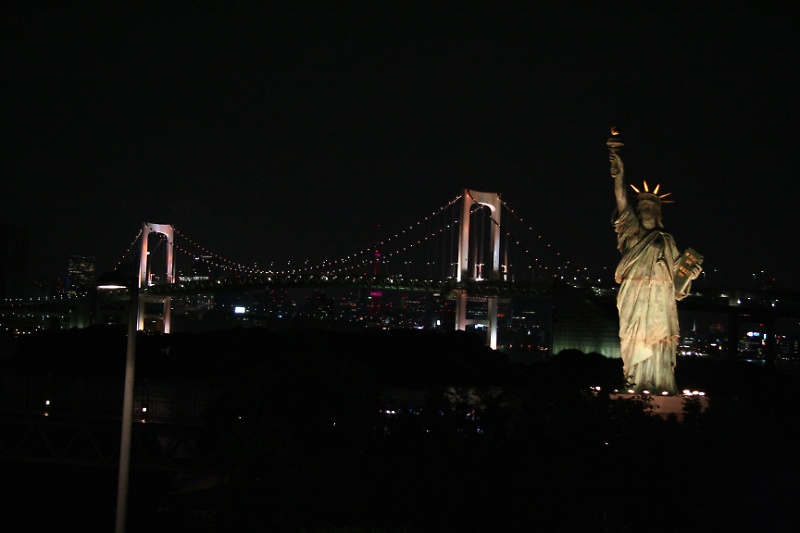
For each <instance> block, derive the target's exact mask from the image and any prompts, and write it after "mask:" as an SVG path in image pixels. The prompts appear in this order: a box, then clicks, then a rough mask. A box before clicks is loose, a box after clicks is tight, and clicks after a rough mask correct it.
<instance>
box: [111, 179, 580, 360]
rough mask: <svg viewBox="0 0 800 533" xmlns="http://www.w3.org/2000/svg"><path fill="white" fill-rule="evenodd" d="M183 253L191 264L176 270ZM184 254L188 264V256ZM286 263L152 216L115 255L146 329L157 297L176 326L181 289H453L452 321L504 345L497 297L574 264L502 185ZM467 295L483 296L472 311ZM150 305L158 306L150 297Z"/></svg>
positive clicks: (537, 290) (539, 290) (529, 289)
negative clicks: (256, 261)
mask: <svg viewBox="0 0 800 533" xmlns="http://www.w3.org/2000/svg"><path fill="white" fill-rule="evenodd" d="M181 258H182V259H183V261H184V263H183V264H184V265H186V266H184V267H183V268H181V269H178V263H179V262H180V260H181ZM187 261H188V262H190V263H191V265H190V266H189V265H187ZM295 265H296V266H294V267H290V266H289V265H287V267H286V268H284V269H273V268H270V269H267V270H264V269H260V268H258V267H257V266H250V265H245V264H242V263H240V262H237V261H235V260H232V259H230V258H227V257H223V256H221V255H219V254H216V253H214V252H212V251H210V250H209V249H208V248H206V247H204V246H202V245H200V244H198V241H197V240H195V239H193V238H191V237H189V236H188V235H185V234H184V233H182V232H181V231H179V230H178V229H177V228H175V227H174V226H172V225H170V224H155V223H149V222H145V223H144V224H143V226H142V229H141V230H140V231H139V233H138V234H137V235H136V236H135V238H134V239H133V241H132V242H131V245H130V246H129V247H128V250H127V251H126V252H125V253H124V254H123V257H122V259H121V260H120V261H119V263H118V269H119V270H126V272H125V273H126V275H128V276H129V277H132V278H135V279H136V286H137V287H138V288H139V290H140V294H141V295H142V296H143V298H141V303H140V305H141V309H142V312H141V313H140V314H139V317H140V318H139V320H140V322H139V329H143V328H144V320H145V319H144V308H145V305H146V304H147V303H148V302H149V303H151V304H152V303H153V302H159V303H161V304H163V305H162V312H161V316H160V318H159V320H160V321H161V324H162V326H161V328H162V330H163V331H164V332H165V333H168V332H169V331H170V327H171V325H170V322H171V317H170V308H171V305H170V301H171V298H173V297H175V296H180V295H185V294H198V293H207V292H213V291H225V290H263V289H271V288H298V287H314V288H329V287H336V288H357V289H365V290H368V291H372V294H373V295H375V296H379V295H380V294H381V291H386V290H402V291H421V292H431V293H437V294H446V295H448V297H449V298H451V299H453V300H454V301H455V304H456V308H455V315H456V317H455V328H456V329H458V330H464V329H466V328H467V327H469V326H475V325H479V326H482V327H484V328H485V329H486V332H487V344H488V345H489V346H491V347H492V348H496V346H497V302H498V299H500V298H510V297H513V296H518V295H527V296H544V295H547V294H549V291H550V288H551V287H552V283H553V279H554V278H555V277H557V276H560V277H562V278H563V277H564V276H565V275H570V274H574V276H578V275H580V276H584V277H585V276H586V272H587V271H588V269H585V268H584V269H580V268H574V267H572V266H571V264H570V261H568V260H565V259H564V258H563V257H562V256H561V254H560V252H558V251H555V250H554V248H553V247H552V245H551V244H549V243H547V242H546V241H544V239H543V237H542V236H541V235H540V234H538V233H536V231H535V230H534V228H533V227H531V226H529V225H527V224H526V223H525V221H524V219H523V218H522V217H520V216H519V215H518V214H517V213H516V211H515V210H514V209H512V208H511V207H510V206H509V205H508V204H507V203H506V202H505V201H504V200H503V199H502V198H501V196H500V194H499V193H496V192H483V191H475V190H470V189H463V190H462V192H461V194H459V195H458V196H456V197H455V198H454V199H452V200H450V201H448V202H447V203H445V204H444V205H443V206H441V207H439V208H438V209H436V210H434V211H433V212H432V213H430V214H429V215H426V216H425V217H423V218H422V219H421V220H418V221H416V222H414V223H412V224H410V225H408V226H407V227H405V228H404V229H401V230H400V231H398V232H397V233H395V234H393V235H391V236H388V237H384V238H378V239H377V240H376V242H375V243H374V244H372V245H370V246H367V247H364V248H362V249H361V250H358V251H356V252H353V253H350V254H347V255H344V256H341V257H338V258H332V259H324V260H320V261H317V262H311V261H305V262H302V263H295ZM468 302H470V304H471V305H470V306H471V307H474V305H475V302H482V303H483V304H484V305H485V312H482V313H480V314H481V316H480V317H473V316H470V315H469V313H468V307H470V306H468ZM151 307H152V306H151Z"/></svg>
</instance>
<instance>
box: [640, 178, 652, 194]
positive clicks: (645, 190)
mask: <svg viewBox="0 0 800 533" xmlns="http://www.w3.org/2000/svg"><path fill="white" fill-rule="evenodd" d="M642 183H643V184H644V192H650V189H649V188H648V187H647V182H646V181H645V180H642Z"/></svg>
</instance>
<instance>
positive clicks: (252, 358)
mask: <svg viewBox="0 0 800 533" xmlns="http://www.w3.org/2000/svg"><path fill="white" fill-rule="evenodd" d="M123 358H124V336H122V335H121V334H120V333H119V332H115V331H109V330H103V329H94V330H93V329H89V330H82V331H71V332H64V333H58V334H55V333H54V334H43V335H41V336H36V337H33V338H30V339H27V340H26V341H25V342H24V343H22V344H20V345H19V346H18V347H17V348H16V349H15V350H14V351H13V352H10V353H7V354H6V355H5V357H4V359H3V360H2V366H1V367H0V372H2V376H3V379H4V381H3V383H4V387H6V388H7V389H8V387H10V386H11V385H9V381H10V380H11V381H13V383H17V384H18V383H19V381H20V380H27V382H28V383H29V384H32V383H38V382H39V381H41V382H47V383H51V384H53V383H64V382H68V381H69V380H77V379H80V380H82V381H81V383H84V386H88V385H86V384H87V383H89V382H91V381H92V380H107V381H108V382H111V383H116V382H118V390H116V392H114V394H116V395H117V396H116V403H115V402H114V401H109V402H108V404H109V407H108V410H109V413H114V412H116V411H115V410H116V409H117V408H118V405H119V403H118V400H119V396H121V386H122V373H123V370H122V360H123ZM42 376H46V377H47V379H44V380H39V381H37V380H38V379H39V378H41V377H42ZM621 377H622V376H621V364H620V362H619V361H618V360H613V359H606V358H605V357H603V356H601V355H599V354H582V353H579V352H569V351H567V352H562V353H560V354H557V355H556V356H554V357H552V358H550V359H549V360H547V361H543V362H541V363H536V364H532V365H520V364H514V365H510V364H508V362H507V360H506V358H505V357H504V356H503V354H501V353H497V352H493V351H492V350H489V349H487V348H485V347H484V346H482V345H481V343H480V341H479V340H478V339H476V338H474V337H471V336H469V335H467V334H462V333H439V334H434V333H430V332H415V331H395V332H374V333H368V332H364V333H337V332H327V331H325V332H322V331H319V332H308V331H303V332H299V331H298V332H291V331H289V332H282V333H275V332H267V331H262V330H257V329H250V330H245V329H243V330H227V331H218V332H210V333H203V334H193V335H170V336H146V335H143V336H141V338H140V343H139V359H138V366H137V383H142V382H147V381H156V380H158V381H160V382H172V383H178V384H179V383H181V382H182V381H186V380H192V381H193V382H197V381H198V380H199V381H202V382H204V383H206V384H207V385H208V390H210V391H212V392H213V394H209V395H208V396H207V398H208V402H207V405H205V406H204V409H203V411H202V412H203V415H202V416H203V420H202V424H203V430H202V433H201V435H202V436H201V438H200V439H199V440H198V442H197V452H198V453H197V459H196V460H195V461H196V462H195V463H194V464H192V465H188V466H191V468H189V467H188V466H187V468H185V469H183V470H182V471H158V470H157V469H147V468H134V469H133V470H132V473H131V491H130V503H129V512H130V516H129V524H130V525H129V530H130V531H148V532H156V531H308V532H312V531H314V532H323V531H324V532H345V531H347V532H367V531H386V532H400V531H403V532H413V531H534V530H537V531H572V530H584V531H639V530H648V531H699V530H726V531H790V530H792V529H793V528H794V526H795V525H796V524H797V523H800V512H798V510H797V506H796V505H795V500H796V495H797V494H798V489H800V481H798V480H799V479H800V476H798V474H799V473H800V468H798V466H800V465H799V464H798V463H800V461H799V460H798V453H797V451H796V441H795V440H794V438H793V426H794V420H795V419H796V417H797V416H798V403H799V402H798V399H797V398H798V397H797V394H796V392H795V391H796V390H797V380H796V379H794V378H792V377H789V376H786V375H783V374H781V373H779V372H777V371H775V370H773V369H768V368H764V367H759V366H754V365H750V364H744V363H738V364H737V363H722V362H711V361H707V360H699V359H695V360H691V359H690V360H681V361H679V364H678V367H677V380H678V384H679V387H681V388H683V387H688V388H691V389H699V390H704V391H706V392H707V394H708V395H709V397H710V406H709V408H708V409H707V410H706V411H702V410H701V409H700V406H699V404H698V403H696V402H691V401H688V400H687V402H686V405H685V409H684V417H683V420H682V421H681V422H679V421H678V420H676V419H675V418H674V417H672V418H670V417H663V416H655V415H652V414H649V413H648V409H647V407H648V402H647V401H646V399H642V398H634V399H630V400H612V399H611V398H610V397H609V395H608V392H609V391H612V390H613V389H614V388H615V387H620V386H621V382H620V380H621ZM31 387H32V386H29V387H28V388H27V389H26V390H28V391H29V393H31V394H33V392H31V391H33V389H32V388H31ZM590 387H600V392H599V393H598V392H597V391H593V390H591V389H590ZM178 388H179V387H178ZM2 398H3V399H4V401H5V400H6V399H7V398H6V396H2ZM101 403H103V402H101ZM87 405H88V404H87ZM88 409H89V407H87V410H88ZM56 414H57V413H56ZM92 415H93V416H95V415H97V413H92ZM3 428H5V426H3ZM3 431H6V429H3ZM5 437H6V438H5V440H2V439H0V445H2V444H3V443H8V442H11V440H9V439H8V438H7V437H8V435H5ZM0 451H2V452H4V453H3V455H4V456H7V455H8V453H7V452H8V450H2V449H0ZM0 467H1V468H2V473H3V475H2V480H3V481H2V484H3V489H4V490H3V493H4V494H5V495H6V496H5V498H6V500H5V502H4V505H3V506H2V511H1V512H2V516H1V517H0V518H2V519H3V521H4V522H9V521H14V522H16V523H19V524H21V526H20V527H18V528H15V531H39V530H42V528H60V527H63V526H65V525H70V526H71V527H72V528H73V529H75V530H83V531H99V530H110V529H111V527H112V524H113V515H114V501H115V491H116V474H117V473H116V470H115V469H114V468H113V465H111V466H106V467H103V466H81V465H77V464H71V465H64V464H59V463H58V462H57V461H50V462H47V463H36V462H21V461H10V460H4V461H3V462H2V463H0Z"/></svg>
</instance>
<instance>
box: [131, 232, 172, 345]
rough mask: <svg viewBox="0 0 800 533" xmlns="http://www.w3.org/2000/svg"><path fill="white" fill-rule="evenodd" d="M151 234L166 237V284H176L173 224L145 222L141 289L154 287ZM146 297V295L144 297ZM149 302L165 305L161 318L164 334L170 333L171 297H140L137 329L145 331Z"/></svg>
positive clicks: (140, 265) (140, 266)
mask: <svg viewBox="0 0 800 533" xmlns="http://www.w3.org/2000/svg"><path fill="white" fill-rule="evenodd" d="M151 233H159V234H161V235H164V236H165V237H166V246H167V260H166V269H165V272H164V282H166V283H174V282H175V261H174V257H175V256H174V251H173V244H174V241H175V232H174V230H173V228H172V225H171V224H151V223H149V222H145V223H144V225H143V226H142V236H141V240H142V243H141V248H140V250H139V276H138V277H139V282H138V283H139V289H141V288H142V286H143V285H145V286H146V285H152V283H151V279H152V275H153V273H152V272H151V267H152V264H151V263H150V261H149V259H150V250H149V248H148V243H149V240H150V239H149V238H148V237H149V236H150V234H151ZM143 296H144V295H143ZM147 302H159V303H161V304H162V305H163V312H162V314H161V316H160V319H161V320H162V321H163V332H164V333H169V332H170V319H171V314H172V313H171V307H172V299H171V298H170V297H169V296H166V297H160V298H152V297H140V298H139V322H138V324H137V326H136V328H137V329H138V330H139V331H141V330H143V329H144V320H145V316H144V312H145V303H147Z"/></svg>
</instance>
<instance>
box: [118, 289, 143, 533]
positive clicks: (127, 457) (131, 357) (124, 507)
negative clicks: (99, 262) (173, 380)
mask: <svg viewBox="0 0 800 533" xmlns="http://www.w3.org/2000/svg"><path fill="white" fill-rule="evenodd" d="M128 291H129V293H130V300H129V302H128V307H129V308H128V343H127V348H126V351H125V392H124V393H123V397H122V436H121V437H120V443H119V476H118V478H117V515H116V525H115V527H114V531H115V532H116V533H124V532H125V518H126V515H127V511H128V484H129V483H128V481H129V477H130V467H131V432H132V430H133V384H134V375H135V370H136V330H137V325H138V323H139V287H137V286H136V284H134V283H131V284H129V286H128Z"/></svg>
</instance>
